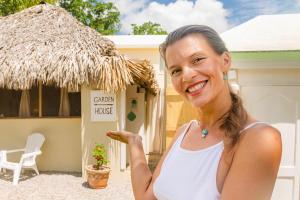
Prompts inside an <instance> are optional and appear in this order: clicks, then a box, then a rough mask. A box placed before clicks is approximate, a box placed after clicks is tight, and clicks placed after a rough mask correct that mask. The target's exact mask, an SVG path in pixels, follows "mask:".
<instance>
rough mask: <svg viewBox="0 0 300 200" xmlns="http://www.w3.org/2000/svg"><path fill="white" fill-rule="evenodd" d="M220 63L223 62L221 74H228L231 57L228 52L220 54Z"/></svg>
mask: <svg viewBox="0 0 300 200" xmlns="http://www.w3.org/2000/svg"><path fill="white" fill-rule="evenodd" d="M222 62H223V65H222V66H223V68H222V70H223V72H228V71H229V69H230V66H231V55H230V53H229V52H228V51H225V52H224V53H223V54H222Z"/></svg>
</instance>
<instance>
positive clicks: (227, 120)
mask: <svg viewBox="0 0 300 200" xmlns="http://www.w3.org/2000/svg"><path fill="white" fill-rule="evenodd" d="M230 97H231V101H232V104H231V108H230V110H229V111H228V112H227V113H225V114H224V115H223V117H221V119H220V120H221V125H220V129H221V130H223V131H224V132H225V136H226V137H227V138H229V139H230V146H231V147H234V146H235V144H236V143H237V141H238V139H239V137H240V131H241V130H242V129H243V127H244V126H245V125H246V123H247V120H248V114H247V111H246V110H245V108H244V106H243V102H242V99H241V97H239V96H238V95H237V94H235V93H234V92H233V91H232V89H231V88H230Z"/></svg>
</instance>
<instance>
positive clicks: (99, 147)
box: [86, 144, 110, 189]
mask: <svg viewBox="0 0 300 200" xmlns="http://www.w3.org/2000/svg"><path fill="white" fill-rule="evenodd" d="M92 155H93V157H94V158H95V159H96V164H94V165H88V166H86V173H87V182H88V184H89V186H90V187H91V188H94V189H98V188H105V187H106V186H107V181H108V178H109V173H110V168H109V167H108V166H106V164H107V163H108V161H107V153H106V150H105V147H104V145H103V144H96V146H95V148H94V149H93V152H92Z"/></svg>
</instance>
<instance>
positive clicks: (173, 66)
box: [167, 65, 178, 71]
mask: <svg viewBox="0 0 300 200" xmlns="http://www.w3.org/2000/svg"><path fill="white" fill-rule="evenodd" d="M176 67H178V66H177V65H172V66H170V67H167V69H168V70H169V71H170V70H172V69H173V68H176Z"/></svg>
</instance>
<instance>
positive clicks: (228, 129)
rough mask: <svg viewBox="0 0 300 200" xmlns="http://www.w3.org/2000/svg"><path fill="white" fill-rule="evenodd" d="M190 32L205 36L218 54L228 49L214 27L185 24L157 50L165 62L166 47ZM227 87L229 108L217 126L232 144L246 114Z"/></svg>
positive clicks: (234, 142) (235, 141)
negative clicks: (229, 101)
mask: <svg viewBox="0 0 300 200" xmlns="http://www.w3.org/2000/svg"><path fill="white" fill-rule="evenodd" d="M191 34H201V35H202V36H203V37H205V38H206V40H207V42H208V44H209V45H210V46H211V47H212V49H213V50H214V51H215V52H216V53H217V54H218V55H222V54H223V53H224V52H227V51H228V50H227V48H226V46H225V44H224V42H223V40H222V39H221V38H220V36H219V35H218V33H217V32H216V31H215V30H214V29H212V28H210V27H208V26H204V25H187V26H183V27H180V28H178V29H176V30H175V31H173V32H171V33H170V34H169V35H168V36H167V38H166V40H165V42H164V43H162V44H161V45H160V47H159V51H160V54H161V56H162V57H163V58H164V60H165V63H166V58H165V56H166V49H167V47H168V46H169V45H171V44H173V43H175V42H176V41H178V40H180V39H182V38H184V37H186V36H188V35H191ZM166 64H167V63H166ZM228 87H229V91H230V97H231V101H232V103H231V108H230V109H229V111H228V112H226V113H225V114H224V115H223V116H222V117H221V118H220V119H219V121H220V123H221V125H220V127H219V128H220V129H221V130H223V131H224V132H225V136H226V137H227V138H229V139H230V144H231V145H232V146H234V145H235V144H236V143H237V141H238V139H239V136H240V134H239V133H240V131H241V130H242V128H243V127H244V126H245V124H246V122H247V118H248V114H247V111H246V110H245V108H244V107H243V103H242V99H241V98H240V97H239V96H238V95H237V94H235V93H234V92H233V91H232V89H231V87H230V85H229V84H228Z"/></svg>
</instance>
